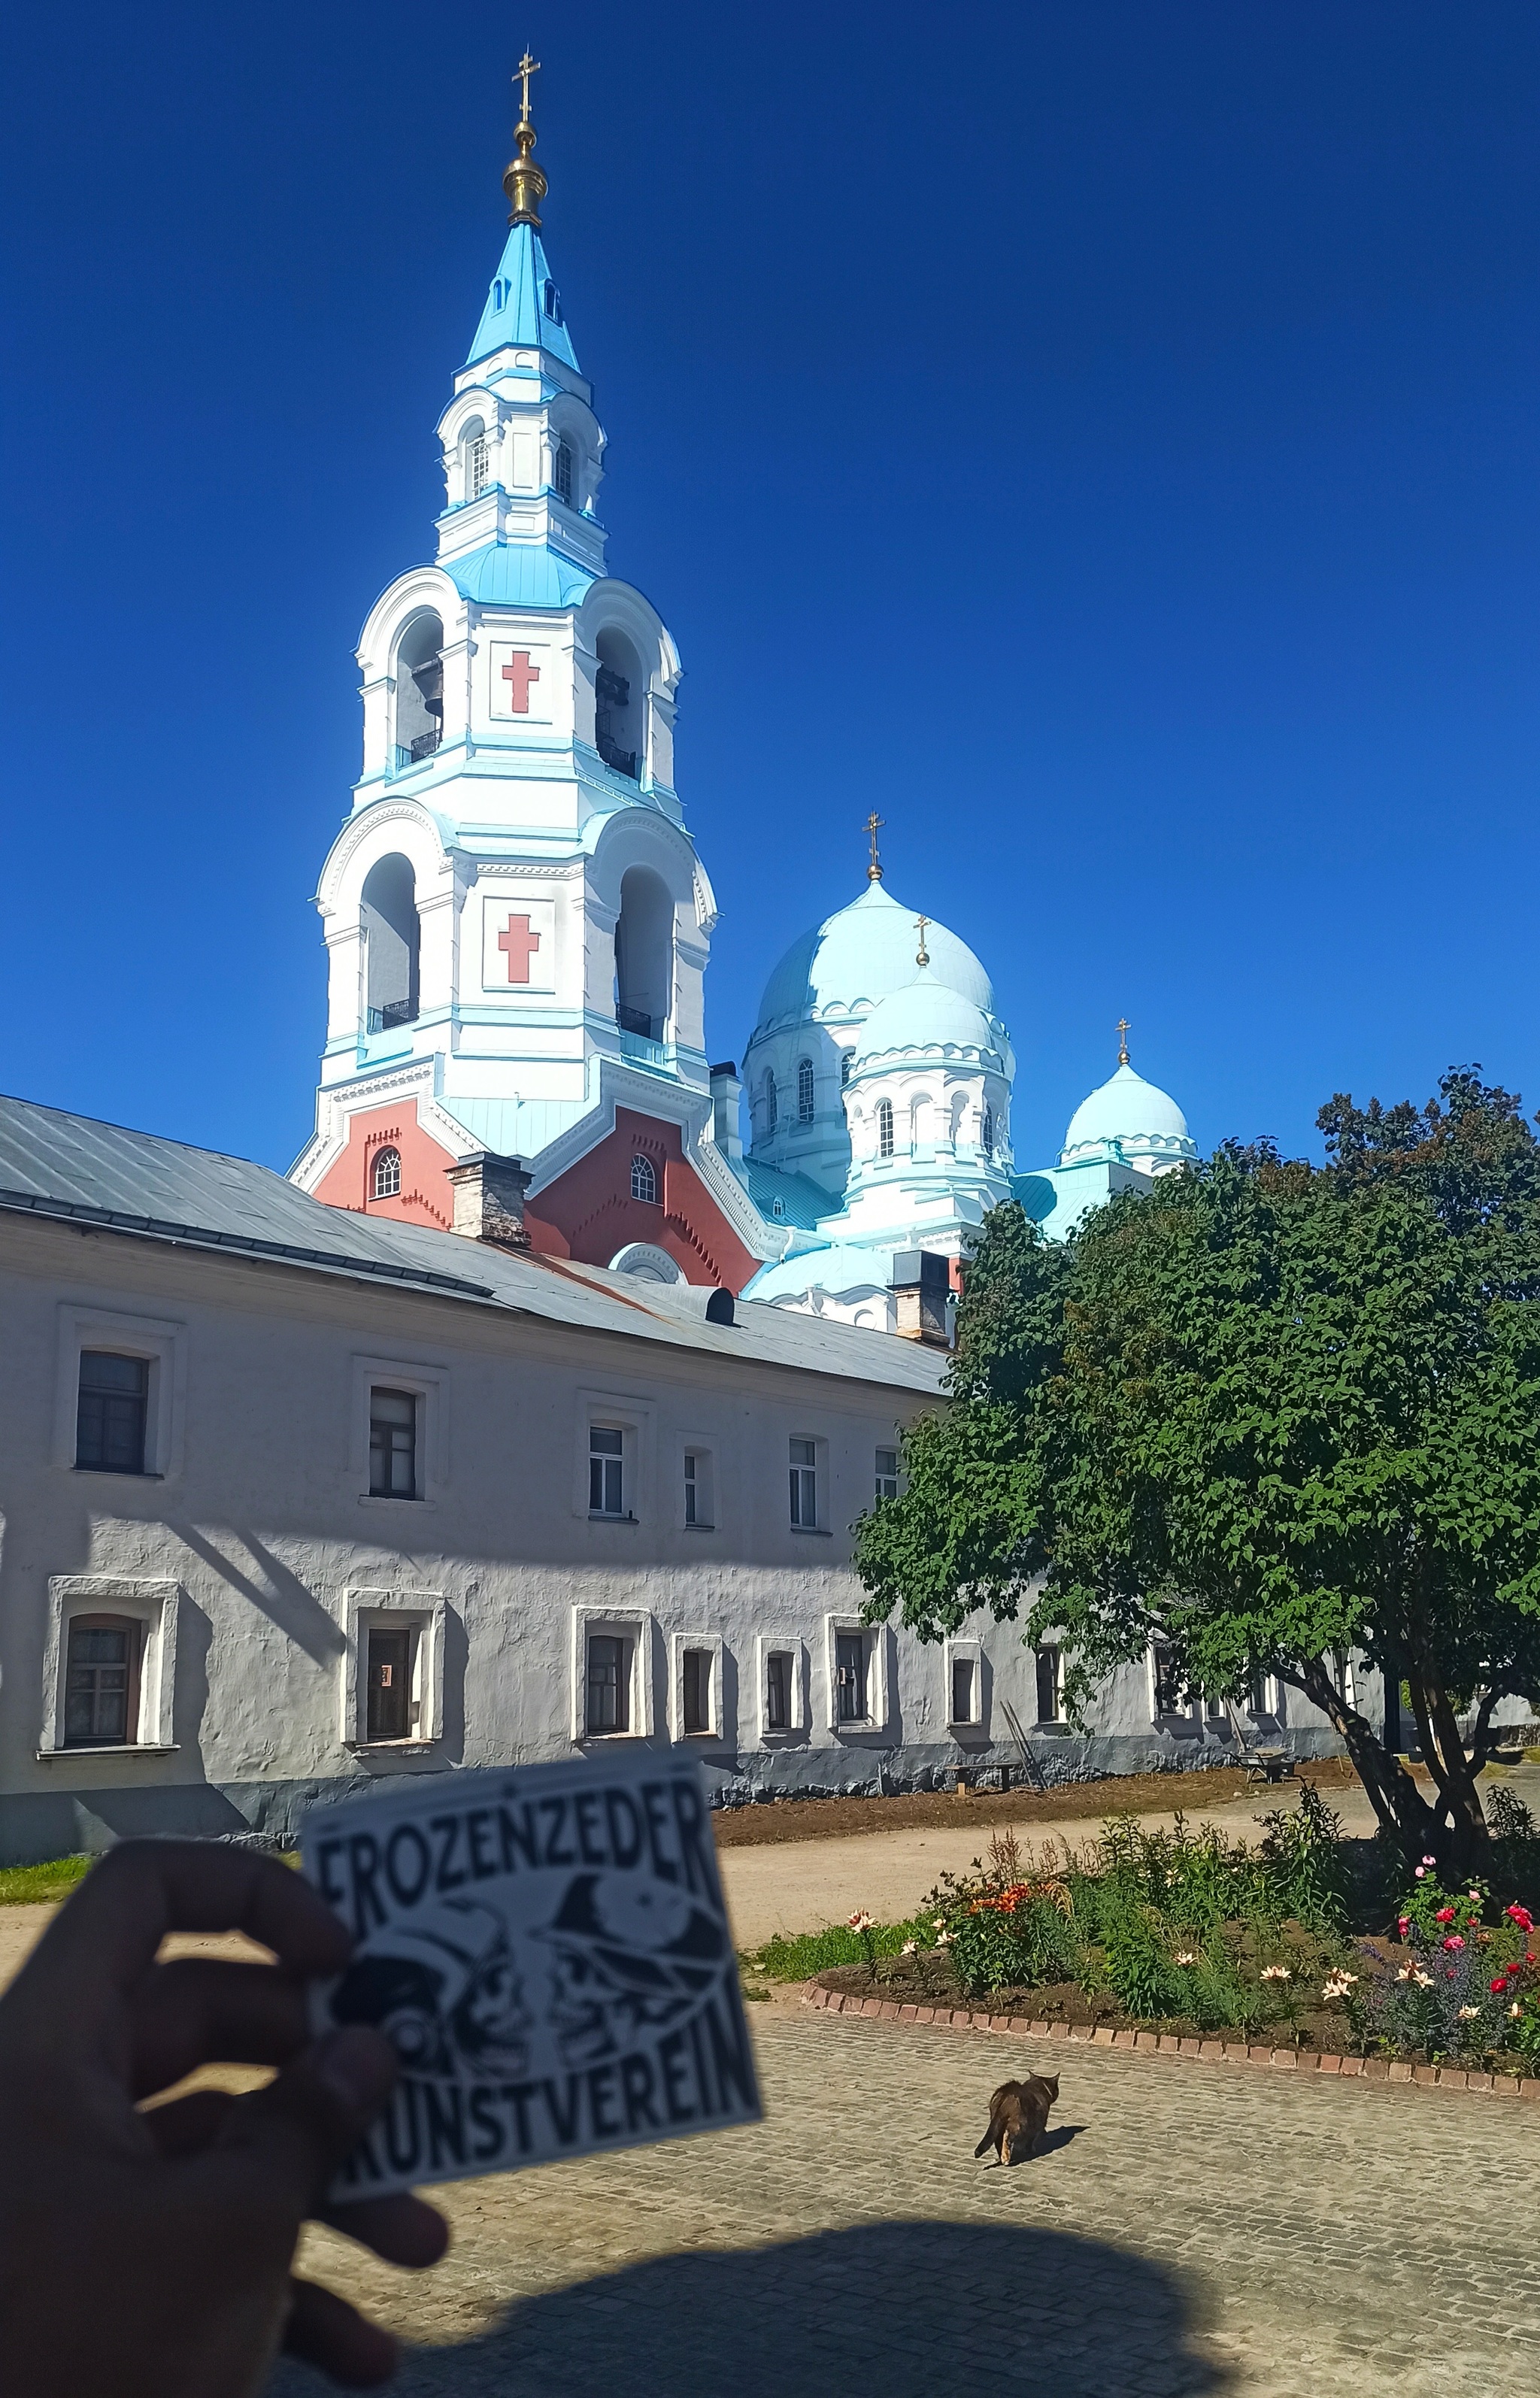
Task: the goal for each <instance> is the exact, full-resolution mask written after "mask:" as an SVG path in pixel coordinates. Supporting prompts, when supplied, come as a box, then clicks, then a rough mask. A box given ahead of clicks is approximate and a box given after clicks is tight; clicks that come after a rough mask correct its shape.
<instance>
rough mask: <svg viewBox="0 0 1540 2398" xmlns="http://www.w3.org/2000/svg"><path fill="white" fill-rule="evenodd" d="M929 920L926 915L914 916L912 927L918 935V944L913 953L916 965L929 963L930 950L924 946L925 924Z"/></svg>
mask: <svg viewBox="0 0 1540 2398" xmlns="http://www.w3.org/2000/svg"><path fill="white" fill-rule="evenodd" d="M929 922H930V918H929V917H928V916H916V917H915V919H914V929H915V931H916V932H917V933H918V934H919V936H920V946H919V949H918V950H916V951H915V955H914V963H915V964H916V965H917V966H927V965H929V963H930V951H929V950H927V949H926V947H925V926H926V925H927V924H928V923H929Z"/></svg>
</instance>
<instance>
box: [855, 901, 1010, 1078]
mask: <svg viewBox="0 0 1540 2398" xmlns="http://www.w3.org/2000/svg"><path fill="white" fill-rule="evenodd" d="M925 937H926V941H927V944H928V941H929V937H930V936H929V931H928V928H927V931H926V936H925ZM960 946H961V944H959V947H960ZM1003 1048H1004V1044H1003V1041H1002V1039H1001V1036H1000V1034H999V1033H998V1031H996V1029H995V1027H994V1026H993V1024H992V1023H991V1021H990V1019H989V1017H987V1016H986V1015H985V1013H984V1011H983V1009H982V1008H981V1007H976V1006H975V1005H974V1004H973V1002H972V1000H971V999H966V998H965V997H964V995H963V993H962V992H961V991H960V990H951V989H949V987H948V986H947V984H946V983H944V982H943V981H942V980H941V978H940V977H939V975H938V974H937V973H936V971H935V969H934V967H931V966H922V967H921V969H920V971H919V973H918V974H917V975H915V976H914V977H913V979H912V981H911V982H909V983H907V984H906V985H905V986H904V988H903V990H896V991H894V992H892V993H891V995H890V996H889V997H888V998H886V999H885V1000H882V1001H880V1002H879V1004H878V1005H877V1006H875V1007H874V1008H873V1009H872V1011H871V1015H870V1016H869V1017H867V1019H866V1022H865V1023H864V1024H863V1025H862V1027H861V1030H860V1035H859V1038H858V1041H857V1043H856V1058H855V1071H856V1072H857V1073H860V1072H861V1071H862V1070H863V1069H864V1068H865V1067H867V1066H870V1065H871V1064H873V1063H874V1062H875V1060H876V1059H878V1058H891V1057H893V1056H894V1055H895V1054H896V1053H898V1052H907V1053H908V1054H910V1055H914V1054H915V1053H919V1054H920V1055H923V1056H925V1057H929V1058H944V1057H955V1056H956V1055H957V1054H958V1052H959V1051H962V1052H964V1053H966V1055H967V1056H968V1057H970V1058H971V1057H977V1058H980V1059H981V1060H982V1061H983V1062H984V1063H985V1064H992V1065H993V1067H994V1069H995V1071H997V1072H999V1073H1004V1072H1005V1071H1006V1061H1005V1058H1004V1056H1003V1054H1002V1052H1003Z"/></svg>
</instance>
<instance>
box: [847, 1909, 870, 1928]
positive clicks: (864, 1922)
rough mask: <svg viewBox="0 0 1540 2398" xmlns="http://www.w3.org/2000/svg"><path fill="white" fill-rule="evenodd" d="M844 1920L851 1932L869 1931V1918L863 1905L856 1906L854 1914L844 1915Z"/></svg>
mask: <svg viewBox="0 0 1540 2398" xmlns="http://www.w3.org/2000/svg"><path fill="white" fill-rule="evenodd" d="M845 1921H846V1922H847V1923H848V1924H849V1926H850V1929H851V1931H852V1932H870V1931H871V1916H870V1915H868V1914H867V1912H866V1909H865V1908H864V1907H859V1906H858V1908H857V1909H856V1912H855V1914H854V1915H849V1916H846V1918H845Z"/></svg>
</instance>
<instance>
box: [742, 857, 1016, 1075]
mask: <svg viewBox="0 0 1540 2398" xmlns="http://www.w3.org/2000/svg"><path fill="white" fill-rule="evenodd" d="M914 924H915V918H914V913H913V911H912V910H911V909H907V908H901V907H900V906H899V905H898V901H897V900H896V899H894V898H892V897H890V896H889V894H888V893H887V891H886V890H885V888H884V886H883V884H882V883H880V882H869V883H868V884H867V886H866V889H865V890H864V891H863V892H862V893H861V896H860V897H859V898H858V899H853V900H852V901H851V903H850V905H849V907H848V908H841V909H839V910H838V911H837V912H836V913H835V914H834V915H832V916H828V917H826V918H825V919H824V922H823V923H821V924H817V925H815V926H814V928H813V930H812V931H811V932H810V933H804V934H803V936H802V937H801V939H800V940H796V941H793V942H792V944H791V947H790V949H789V950H787V952H786V955H785V956H784V957H783V958H782V960H781V962H780V963H779V965H778V966H777V968H776V970H775V972H774V974H773V975H772V976H771V977H770V979H769V981H768V982H767V983H766V984H765V986H764V997H763V999H762V1000H761V1002H760V1013H759V1023H758V1026H757V1027H756V1030H755V1038H756V1039H757V1038H758V1037H759V1035H760V1034H761V1033H764V1032H768V1031H771V1030H772V1029H773V1028H774V1027H775V1026H776V1025H777V1024H783V1023H787V1022H799V1021H803V1020H805V1019H807V1018H809V1017H817V1016H823V1015H826V1014H831V1015H835V1016H844V1017H848V1016H850V1015H851V1014H853V1013H856V1012H858V1010H859V1008H860V1007H861V1006H863V1005H865V1006H871V1005H872V1004H875V1002H876V1001H878V1000H880V999H885V998H886V997H887V995H888V993H889V992H890V991H896V990H901V989H902V987H903V986H904V984H906V983H911V982H912V981H913V979H914V958H915V952H916V950H917V949H918V947H919V936H918V934H917V933H916V931H915V929H914ZM925 948H926V949H927V950H928V951H929V953H930V963H931V965H932V966H933V968H934V969H935V973H936V978H937V980H938V981H939V982H941V983H944V984H946V985H947V986H948V987H949V988H950V989H951V990H954V991H960V992H962V994H963V996H964V997H965V998H966V999H969V1000H971V1001H972V1002H973V1004H974V1005H975V1006H976V1007H979V1008H981V1009H982V1010H983V1012H984V1014H985V1015H986V1016H993V1013H994V993H993V990H991V988H990V979H989V977H988V975H987V974H986V973H985V972H984V969H983V967H982V966H981V965H980V964H979V961H978V959H977V958H976V957H975V956H974V954H973V951H972V950H970V949H969V948H968V946H967V944H966V941H960V940H959V939H958V938H957V936H956V934H955V933H949V932H948V931H947V928H946V926H945V925H944V924H927V925H926V927H925Z"/></svg>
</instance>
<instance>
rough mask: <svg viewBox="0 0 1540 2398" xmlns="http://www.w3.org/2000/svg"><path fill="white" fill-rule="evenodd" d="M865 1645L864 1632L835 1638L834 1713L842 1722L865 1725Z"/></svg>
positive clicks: (840, 1635)
mask: <svg viewBox="0 0 1540 2398" xmlns="http://www.w3.org/2000/svg"><path fill="white" fill-rule="evenodd" d="M866 1661H867V1642H866V1635H865V1633H864V1632H838V1633H836V1634H835V1636H834V1700H835V1704H834V1713H835V1716H836V1718H838V1720H839V1721H840V1722H841V1723H865V1722H866V1720H867V1718H868V1716H869V1714H870V1713H871V1710H870V1708H869V1707H868V1705H867V1697H866Z"/></svg>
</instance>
